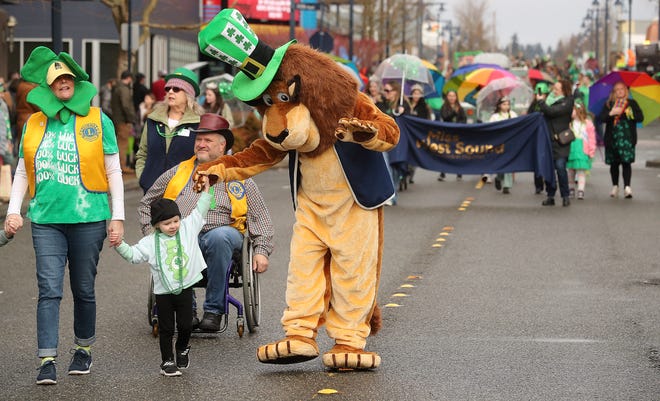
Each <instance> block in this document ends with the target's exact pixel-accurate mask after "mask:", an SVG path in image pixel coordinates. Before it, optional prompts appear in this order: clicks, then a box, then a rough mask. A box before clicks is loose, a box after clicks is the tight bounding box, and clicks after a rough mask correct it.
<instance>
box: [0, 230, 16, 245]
mask: <svg viewBox="0 0 660 401" xmlns="http://www.w3.org/2000/svg"><path fill="white" fill-rule="evenodd" d="M12 238H14V236H13V235H11V234H7V233H6V232H5V230H0V246H4V245H6V244H7V243H8V242H9V241H11V239H12Z"/></svg>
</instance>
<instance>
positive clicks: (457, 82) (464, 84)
mask: <svg viewBox="0 0 660 401" xmlns="http://www.w3.org/2000/svg"><path fill="white" fill-rule="evenodd" d="M504 77H508V78H515V75H513V73H511V72H509V71H507V70H504V69H502V68H500V67H497V68H492V67H482V68H477V69H474V70H472V71H470V72H468V73H466V74H464V75H456V76H454V77H452V78H451V79H450V80H449V81H447V83H446V84H445V86H444V87H443V88H442V93H445V94H446V93H447V92H449V91H450V90H454V91H456V93H457V94H458V99H459V100H460V101H464V100H465V99H466V98H468V97H469V96H470V94H471V93H473V92H476V91H478V90H479V89H480V88H481V87H484V86H486V85H488V83H489V82H490V81H492V80H494V79H498V78H504Z"/></svg>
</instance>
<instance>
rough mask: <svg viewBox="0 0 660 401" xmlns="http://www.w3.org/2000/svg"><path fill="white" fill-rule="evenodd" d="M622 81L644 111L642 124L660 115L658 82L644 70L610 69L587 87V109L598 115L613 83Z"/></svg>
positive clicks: (659, 88)
mask: <svg viewBox="0 0 660 401" xmlns="http://www.w3.org/2000/svg"><path fill="white" fill-rule="evenodd" d="M617 82H623V83H624V84H626V86H627V87H628V89H629V91H630V95H631V96H632V98H633V99H635V101H637V103H638V104H639V107H640V108H641V109H642V112H643V113H644V121H642V126H646V125H648V124H649V123H650V122H651V121H653V120H655V119H656V118H658V117H660V83H658V81H656V80H654V79H653V78H651V76H650V75H649V74H647V73H645V72H633V71H612V72H610V73H609V74H607V75H605V76H604V77H602V78H601V79H599V80H598V81H596V82H594V84H593V85H591V86H590V87H589V111H591V112H592V113H594V114H596V115H598V114H600V112H601V111H603V107H604V106H605V102H606V101H607V99H608V98H609V96H610V93H611V92H612V88H613V87H614V84H616V83H617Z"/></svg>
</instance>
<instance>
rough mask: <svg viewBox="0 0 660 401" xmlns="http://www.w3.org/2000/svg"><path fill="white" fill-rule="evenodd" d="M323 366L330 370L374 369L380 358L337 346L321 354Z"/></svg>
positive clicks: (362, 351) (348, 347)
mask: <svg viewBox="0 0 660 401" xmlns="http://www.w3.org/2000/svg"><path fill="white" fill-rule="evenodd" d="M323 364H324V365H325V367H327V368H330V369H376V368H377V367H378V366H380V356H378V354H376V353H375V352H367V351H365V350H361V349H357V348H353V347H350V346H348V345H340V344H337V345H335V346H334V347H332V349H331V350H330V351H329V352H326V353H325V354H323Z"/></svg>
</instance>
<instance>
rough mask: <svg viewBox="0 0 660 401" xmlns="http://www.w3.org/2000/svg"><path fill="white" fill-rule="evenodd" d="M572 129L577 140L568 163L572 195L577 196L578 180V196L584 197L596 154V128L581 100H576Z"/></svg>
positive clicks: (579, 197) (572, 143) (572, 146)
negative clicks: (588, 175)
mask: <svg viewBox="0 0 660 401" xmlns="http://www.w3.org/2000/svg"><path fill="white" fill-rule="evenodd" d="M571 129H572V130H573V133H574V134H575V140H574V141H573V142H571V150H570V154H569V155H568V161H567V163H566V169H567V170H568V185H569V187H570V197H571V198H573V197H575V183H576V182H577V198H578V199H584V188H585V184H586V181H587V174H588V173H589V171H590V170H591V164H592V161H593V158H594V156H595V155H596V128H595V127H594V124H593V123H592V122H591V119H590V118H589V116H588V114H587V110H586V109H585V107H584V103H582V101H581V100H576V101H575V105H574V106H573V121H571Z"/></svg>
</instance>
